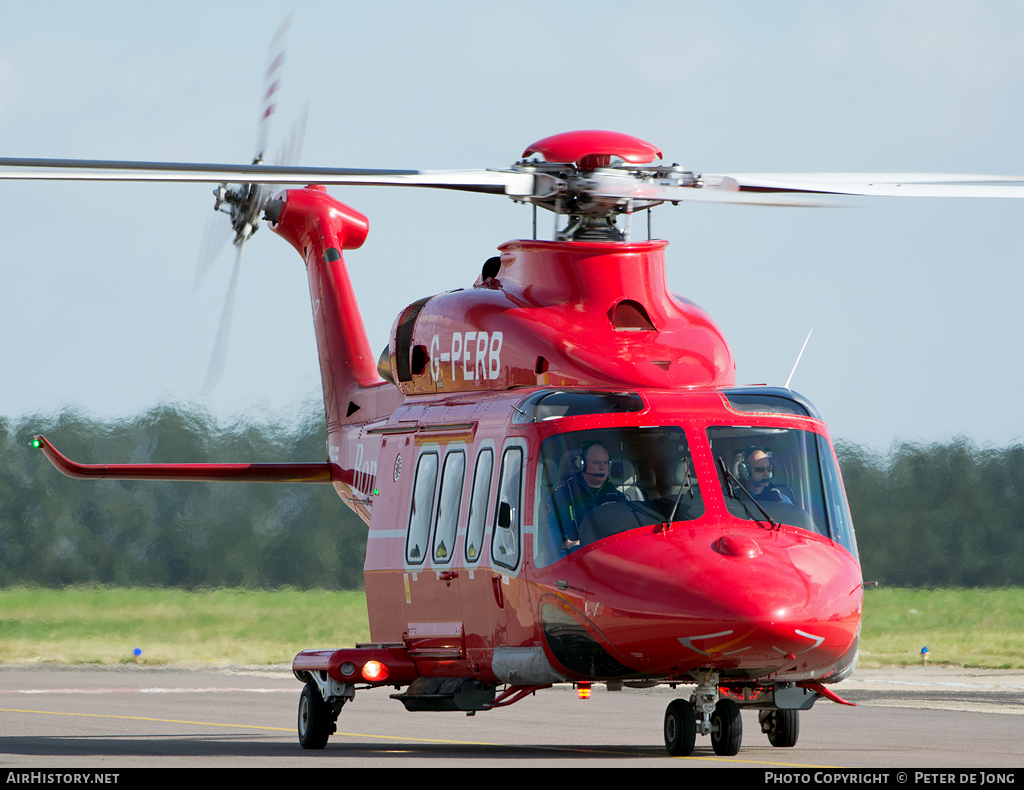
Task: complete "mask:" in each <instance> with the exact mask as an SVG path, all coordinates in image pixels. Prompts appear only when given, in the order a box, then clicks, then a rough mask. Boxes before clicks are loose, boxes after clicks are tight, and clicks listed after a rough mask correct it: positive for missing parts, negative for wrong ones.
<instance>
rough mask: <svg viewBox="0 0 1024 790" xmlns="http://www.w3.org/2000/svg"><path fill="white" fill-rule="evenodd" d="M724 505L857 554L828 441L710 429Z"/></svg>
mask: <svg viewBox="0 0 1024 790" xmlns="http://www.w3.org/2000/svg"><path fill="white" fill-rule="evenodd" d="M708 440H709V441H710V443H711V453H712V456H713V458H714V461H715V466H716V468H717V469H718V480H719V483H720V484H721V486H722V493H723V495H724V496H725V504H726V507H727V508H728V509H729V512H730V513H732V514H733V515H734V516H736V517H737V518H743V519H751V520H753V521H764V522H776V523H781V524H788V525H790V526H794V527H799V528H801V529H806V530H810V531H811V532H817V533H818V534H819V535H825V536H826V537H829V538H831V539H832V540H834V541H836V542H837V543H839V544H840V545H841V546H843V547H844V548H846V549H847V550H848V551H849V552H850V553H851V554H853V556H854V557H856V556H857V542H856V539H855V538H854V534H853V520H852V519H851V518H850V511H849V507H848V506H847V504H846V494H845V492H844V491H843V486H842V483H841V482H840V477H839V468H838V466H837V465H836V462H835V457H834V456H833V454H832V448H831V447H830V446H829V443H828V440H827V439H826V438H825V437H824V436H822V435H820V434H817V433H814V432H812V431H801V430H794V429H790V428H765V427H758V428H747V427H738V426H730V427H714V428H708Z"/></svg>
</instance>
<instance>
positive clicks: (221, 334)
mask: <svg viewBox="0 0 1024 790" xmlns="http://www.w3.org/2000/svg"><path fill="white" fill-rule="evenodd" d="M248 237H249V234H248V233H246V234H244V235H243V236H242V239H241V241H240V242H239V244H238V254H237V255H236V256H235V269H234V271H233V272H232V273H231V284H230V285H229V286H228V296H227V299H225V301H224V311H223V312H222V313H221V317H220V328H219V329H218V330H217V340H216V341H215V342H214V344H213V354H212V356H211V357H210V367H209V369H208V370H207V372H206V381H204V382H203V389H202V394H203V395H209V394H210V392H211V391H212V390H213V388H214V387H216V386H217V384H218V382H220V379H221V376H222V375H223V374H224V365H225V362H226V361H227V357H228V340H229V338H230V335H231V319H232V316H233V315H234V312H235V297H236V296H237V295H238V279H239V275H240V273H241V271H242V250H244V249H245V242H246V239H248Z"/></svg>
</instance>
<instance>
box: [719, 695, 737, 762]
mask: <svg viewBox="0 0 1024 790" xmlns="http://www.w3.org/2000/svg"><path fill="white" fill-rule="evenodd" d="M742 740H743V719H742V718H740V706H739V705H737V704H736V703H735V702H733V701H732V700H731V699H723V700H719V701H718V704H717V705H715V712H714V713H712V714H711V748H712V749H714V750H715V754H718V755H722V756H723V757H731V756H732V755H734V754H736V753H738V752H739V750H740V741H742Z"/></svg>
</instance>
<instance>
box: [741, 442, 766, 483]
mask: <svg viewBox="0 0 1024 790" xmlns="http://www.w3.org/2000/svg"><path fill="white" fill-rule="evenodd" d="M758 450H760V451H761V452H762V453H764V454H765V455H766V456H767V458H765V459H764V460H763V461H761V462H760V463H765V462H767V463H768V479H769V480H771V479H772V475H773V474H774V473H775V469H774V464H772V457H771V454H770V453H769V452H768V450H766V449H765V448H764V447H745V448H744V449H743V458H742V459H741V460H740V462H739V463H738V464H736V476H737V477H738V478H739V479H740V480H749V479H750V476H751V474H753V472H754V470H753V469H751V468H750V464H749V463H747V459H748V458H750V456H751V454H753V453H756V452H757V451H758Z"/></svg>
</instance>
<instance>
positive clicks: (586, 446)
mask: <svg viewBox="0 0 1024 790" xmlns="http://www.w3.org/2000/svg"><path fill="white" fill-rule="evenodd" d="M594 446H598V447H604V445H603V444H602V443H601V442H597V441H591V442H584V443H583V445H582V446H581V447H580V452H579V454H578V455H577V456H576V457H575V458H574V459H573V467H574V468H575V469H576V471H577V472H582V471H583V470H584V469H586V468H587V453H588V452H589V451H590V448H591V447H594Z"/></svg>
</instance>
